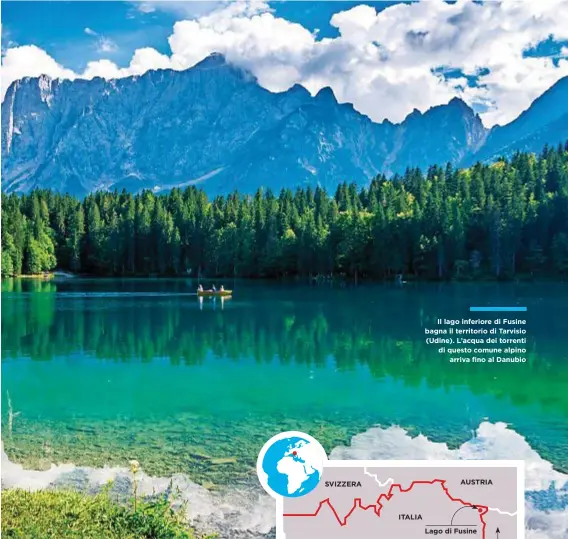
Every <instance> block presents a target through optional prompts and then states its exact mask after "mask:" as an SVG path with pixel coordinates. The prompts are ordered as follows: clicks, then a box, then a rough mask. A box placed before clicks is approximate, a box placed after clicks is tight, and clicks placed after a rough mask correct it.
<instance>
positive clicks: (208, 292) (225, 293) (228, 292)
mask: <svg viewBox="0 0 568 539" xmlns="http://www.w3.org/2000/svg"><path fill="white" fill-rule="evenodd" d="M232 294H233V291H232V290H215V292H213V290H198V291H197V295H198V296H223V297H227V296H231V295H232Z"/></svg>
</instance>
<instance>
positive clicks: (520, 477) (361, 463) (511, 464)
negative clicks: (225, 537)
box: [276, 459, 526, 539]
mask: <svg viewBox="0 0 568 539" xmlns="http://www.w3.org/2000/svg"><path fill="white" fill-rule="evenodd" d="M326 468H516V469H517V512H516V517H517V539H525V535H526V530H525V461H524V460H478V459H476V460H466V459H461V460H351V459H350V460H329V459H328V460H326V461H325V462H324V465H323V470H324V471H323V472H322V477H323V475H324V474H325V469H326ZM276 539H286V534H285V533H284V498H283V497H278V498H276Z"/></svg>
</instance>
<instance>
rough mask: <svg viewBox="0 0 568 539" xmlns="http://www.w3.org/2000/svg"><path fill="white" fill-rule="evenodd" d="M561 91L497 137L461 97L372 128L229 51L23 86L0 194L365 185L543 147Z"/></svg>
mask: <svg viewBox="0 0 568 539" xmlns="http://www.w3.org/2000/svg"><path fill="white" fill-rule="evenodd" d="M562 81H565V82H562ZM564 93H566V94H567V96H568V77H566V78H565V79H561V81H559V82H558V83H557V84H555V85H554V86H553V87H551V88H550V89H549V90H548V91H547V92H545V93H544V94H543V95H542V96H541V98H539V99H537V100H535V102H534V103H533V105H534V106H535V107H536V108H537V109H544V110H546V111H548V113H547V114H548V115H545V116H544V119H542V118H543V115H542V113H539V111H538V110H537V112H536V113H534V112H531V108H529V109H528V110H527V111H525V112H523V113H522V114H521V115H520V116H519V117H518V118H517V119H516V120H515V121H514V122H511V123H510V124H507V126H503V127H500V128H493V129H491V130H489V129H487V128H485V127H484V126H483V123H482V121H481V119H480V117H479V115H478V114H476V113H475V112H474V111H473V110H472V109H471V107H469V106H468V105H467V104H466V103H465V102H464V101H463V100H461V99H460V98H456V97H455V98H452V99H451V100H450V102H449V103H448V104H446V105H438V106H434V107H431V108H430V109H428V110H426V111H425V112H420V111H417V110H414V111H413V112H411V113H410V114H409V115H408V116H407V117H406V118H405V119H404V120H403V121H402V122H400V123H398V124H395V123H392V122H390V121H388V120H385V121H383V122H380V123H376V122H373V121H372V120H371V119H370V118H369V117H368V116H366V115H364V114H361V113H359V112H358V111H357V110H356V109H355V108H354V107H353V105H352V104H350V103H339V102H338V101H337V98H336V96H335V94H334V92H333V90H332V89H331V88H329V87H326V88H322V89H321V90H319V92H318V93H317V94H316V95H314V96H312V95H311V94H310V93H309V92H308V90H307V89H305V88H304V87H303V86H301V85H299V84H296V85H294V86H292V87H291V88H290V89H288V90H286V91H284V92H279V93H273V92H270V91H269V90H266V89H265V88H263V87H261V86H260V85H259V84H258V82H257V80H256V78H255V77H254V76H253V75H252V74H250V73H249V72H248V71H246V70H244V69H241V68H238V67H235V66H233V65H232V64H230V63H229V62H227V60H226V59H225V58H224V57H223V56H222V55H220V54H214V55H211V56H209V57H207V58H205V59H204V60H202V61H201V62H199V63H198V64H196V65H195V66H194V67H192V68H190V69H187V70H184V71H175V70H171V69H166V70H153V71H148V72H146V73H144V74H143V75H138V76H134V77H127V78H123V79H113V80H110V81H107V80H105V79H101V78H95V79H93V80H90V81H85V80H75V81H69V80H64V81H60V80H57V79H50V78H49V77H46V76H40V77H36V78H23V79H20V80H18V81H15V82H14V83H13V84H12V85H11V86H10V87H9V88H8V90H7V92H6V95H5V99H4V103H3V107H2V176H3V180H4V181H3V186H2V188H3V190H5V191H7V192H11V191H17V192H27V191H29V190H30V189H33V188H35V187H51V188H54V189H56V190H60V191H68V192H70V193H72V194H80V195H84V194H86V193H88V192H91V191H94V190H97V189H122V188H126V189H128V190H132V191H139V190H141V189H146V188H149V189H153V190H155V191H160V190H164V189H170V188H171V187H174V186H183V185H192V184H199V185H200V186H201V187H203V188H204V189H205V190H206V191H208V192H210V193H211V194H222V193H226V192H228V191H232V190H234V189H239V190H241V191H244V192H252V191H254V190H256V188H258V187H259V186H261V185H264V186H266V187H271V188H273V189H280V188H282V187H290V188H293V187H297V186H301V185H303V186H305V185H310V184H313V185H321V186H324V187H326V188H328V189H333V188H334V187H335V186H337V184H338V183H340V182H343V181H355V182H356V183H358V184H364V183H366V182H368V181H369V180H370V179H371V178H372V177H374V176H376V175H377V174H381V173H383V174H386V175H389V176H390V175H394V174H397V173H403V172H404V170H405V169H406V168H407V167H420V168H426V167H428V166H430V165H431V164H434V163H444V164H445V163H446V162H450V163H452V164H453V165H456V166H462V165H466V164H468V163H471V162H473V161H475V160H477V159H481V160H488V159H494V158H495V156H498V155H501V154H502V153H503V152H504V153H507V152H509V153H510V152H512V151H514V150H515V149H521V148H522V149H524V150H527V149H529V150H538V149H540V148H536V146H538V145H542V144H544V143H549V142H551V140H549V139H551V138H552V139H555V138H558V137H562V136H563V135H564V132H565V129H564V127H563V123H562V121H561V118H562V113H563V112H564V105H558V111H556V109H555V107H554V103H555V102H558V101H561V98H562V97H563V94H564ZM566 101H567V103H568V100H566ZM543 103H544V104H543ZM566 113H568V106H566ZM523 115H524V116H523ZM539 118H540V121H539ZM547 118H548V119H549V123H546V121H547ZM516 121H521V123H520V124H518V125H520V126H521V127H520V128H518V129H516V128H515V126H514V125H513V124H514V123H515V122H516ZM511 125H513V127H510V126H511ZM549 125H550V129H549V131H547V126H549ZM516 131H518V132H519V133H520V135H519V137H515V132H516ZM567 138H568V133H567ZM558 142H559V141H558Z"/></svg>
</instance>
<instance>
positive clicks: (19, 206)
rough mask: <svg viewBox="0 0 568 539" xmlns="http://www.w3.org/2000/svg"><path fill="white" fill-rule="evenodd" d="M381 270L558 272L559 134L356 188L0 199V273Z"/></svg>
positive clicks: (490, 274)
mask: <svg viewBox="0 0 568 539" xmlns="http://www.w3.org/2000/svg"><path fill="white" fill-rule="evenodd" d="M56 267H57V268H60V269H64V270H70V271H72V272H79V273H87V274H93V275H125V276H127V275H149V274H159V275H187V274H191V275H192V276H197V275H201V276H207V277H223V276H224V277H229V276H230V277H233V276H237V277H281V276H294V275H300V276H316V275H321V276H323V275H325V276H329V275H331V274H335V275H337V274H342V275H345V276H346V277H350V278H351V277H355V278H359V277H360V278H372V279H383V278H390V277H392V276H393V275H394V274H397V273H404V274H406V275H413V276H415V277H416V278H423V279H445V278H498V279H501V278H511V277H513V276H515V275H534V276H560V275H565V276H566V275H568V143H567V144H566V145H565V146H564V147H558V148H554V149H550V148H545V149H544V150H543V152H542V154H541V155H540V156H535V155H534V154H529V153H519V154H516V155H515V156H514V157H513V158H512V159H511V160H510V161H503V160H501V161H498V162H497V163H495V164H492V165H483V164H477V165H475V166H474V167H472V168H470V169H464V170H454V169H453V168H452V167H451V166H450V165H448V166H446V167H440V166H433V167H431V168H430V169H429V170H428V172H427V174H426V176H424V175H423V174H422V172H421V171H420V170H419V169H409V170H408V171H407V172H406V173H405V174H404V176H402V177H399V176H396V177H394V178H391V179H387V178H386V177H384V176H379V177H377V178H375V179H374V180H373V181H372V182H371V183H370V185H369V186H368V187H367V188H364V189H362V190H358V189H357V187H356V186H355V185H354V184H351V185H348V184H346V183H345V184H342V185H340V186H339V188H338V189H337V191H336V193H334V194H332V195H330V194H328V193H327V192H326V191H325V190H323V189H321V188H317V189H315V190H312V189H311V188H306V189H299V190H297V191H295V192H292V191H290V190H283V191H282V192H280V193H279V194H278V193H277V194H275V193H272V192H271V191H269V190H267V191H264V192H263V191H258V192H257V193H256V194H255V195H254V196H243V195H239V194H238V193H233V194H231V195H229V196H226V197H223V196H219V197H216V198H215V199H213V200H208V198H207V196H206V194H205V193H204V192H203V191H200V190H199V189H197V188H196V187H194V186H192V187H189V188H187V189H185V190H180V189H177V188H176V189H173V190H172V191H171V192H169V193H168V194H161V195H156V194H153V193H152V192H151V191H143V192H141V193H139V194H136V195H133V194H130V193H128V192H126V191H123V192H120V193H119V192H97V193H95V194H91V195H88V196H87V197H86V198H85V199H84V200H79V199H77V198H74V197H72V196H69V195H62V194H59V193H56V192H53V191H44V190H40V191H38V190H36V191H32V192H31V193H30V194H28V195H23V196H21V195H16V194H11V195H4V196H3V197H2V274H3V275H12V274H21V273H31V274H35V273H40V272H43V271H50V270H52V269H54V268H56Z"/></svg>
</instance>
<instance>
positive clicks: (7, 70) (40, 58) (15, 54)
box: [2, 45, 77, 95]
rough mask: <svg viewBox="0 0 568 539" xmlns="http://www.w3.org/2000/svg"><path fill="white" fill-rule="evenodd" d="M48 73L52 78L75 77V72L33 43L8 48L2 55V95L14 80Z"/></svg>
mask: <svg viewBox="0 0 568 539" xmlns="http://www.w3.org/2000/svg"><path fill="white" fill-rule="evenodd" d="M40 75H48V76H49V77H51V78H54V79H57V78H59V79H75V78H76V77H77V75H76V73H74V72H73V71H71V70H70V69H65V68H64V67H63V66H61V65H60V64H58V63H57V62H56V61H55V60H54V59H53V58H52V57H51V56H49V54H47V53H46V52H45V51H44V50H42V49H40V48H39V47H36V46H35V45H24V46H22V47H15V48H11V49H8V50H7V51H6V53H5V54H4V55H3V57H2V95H4V93H5V92H6V90H7V88H8V86H9V85H10V84H11V83H12V82H13V81H15V80H18V79H21V78H23V77H39V76H40Z"/></svg>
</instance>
